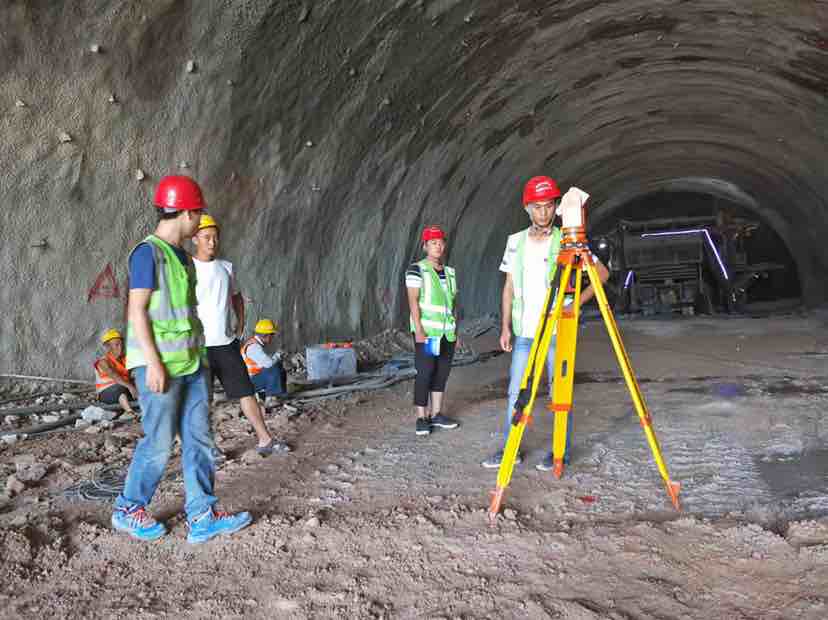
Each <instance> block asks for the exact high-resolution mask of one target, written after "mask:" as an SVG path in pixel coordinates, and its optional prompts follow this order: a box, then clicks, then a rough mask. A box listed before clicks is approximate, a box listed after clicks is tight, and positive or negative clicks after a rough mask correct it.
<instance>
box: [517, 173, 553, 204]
mask: <svg viewBox="0 0 828 620" xmlns="http://www.w3.org/2000/svg"><path fill="white" fill-rule="evenodd" d="M560 197H561V190H560V189H558V184H557V183H555V180H554V179H550V178H549V177H532V178H531V179H529V181H528V182H527V183H526V187H524V188H523V206H524V207H525V206H526V205H528V204H529V203H530V202H546V201H547V200H554V199H555V198H560Z"/></svg>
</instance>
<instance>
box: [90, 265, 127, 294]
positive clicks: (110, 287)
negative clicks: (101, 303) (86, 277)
mask: <svg viewBox="0 0 828 620" xmlns="http://www.w3.org/2000/svg"><path fill="white" fill-rule="evenodd" d="M120 296H121V289H120V288H118V282H117V280H115V272H114V271H113V270H112V263H107V265H106V267H105V268H104V270H103V271H102V272H101V273H99V274H98V277H97V278H95V284H93V285H92V288H90V289H89V297H87V299H86V302H87V303H92V300H94V299H99V298H103V299H117V298H118V297H120Z"/></svg>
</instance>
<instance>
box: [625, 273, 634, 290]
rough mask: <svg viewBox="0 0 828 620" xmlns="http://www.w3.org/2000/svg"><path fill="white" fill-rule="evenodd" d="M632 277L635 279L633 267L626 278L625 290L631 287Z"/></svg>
mask: <svg viewBox="0 0 828 620" xmlns="http://www.w3.org/2000/svg"><path fill="white" fill-rule="evenodd" d="M632 279H633V272H632V269H630V270H629V271H628V272H627V279H626V280H624V290H625V291H626V290H627V289H628V288H630V284H631V283H632Z"/></svg>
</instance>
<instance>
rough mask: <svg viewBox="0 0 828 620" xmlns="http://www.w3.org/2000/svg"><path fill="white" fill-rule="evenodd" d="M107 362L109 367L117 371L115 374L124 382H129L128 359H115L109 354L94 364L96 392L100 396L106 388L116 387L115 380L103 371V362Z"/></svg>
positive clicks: (123, 357) (122, 357)
mask: <svg viewBox="0 0 828 620" xmlns="http://www.w3.org/2000/svg"><path fill="white" fill-rule="evenodd" d="M104 360H106V362H107V363H108V364H109V367H110V368H111V369H112V370H114V371H115V374H116V375H118V377H120V378H121V379H122V380H123V381H129V371H128V370H127V369H126V365H125V363H126V357H125V356H121V357H115V356H114V355H112V353H107V354H106V355H105V356H104V357H102V358H101V359H99V360H97V361H96V362H95V364H94V368H95V391H96V392H97V393H98V394H100V393H101V392H103V391H104V390H105V389H106V388H108V387H112V386H113V385H115V380H114V379H113V378H112V377H110V376H109V375H108V374H106V373H105V372H104V371H103V370H102V369H101V366H100V364H101V362H103V361H104Z"/></svg>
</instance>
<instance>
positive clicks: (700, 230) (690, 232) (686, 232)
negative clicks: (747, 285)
mask: <svg viewBox="0 0 828 620" xmlns="http://www.w3.org/2000/svg"><path fill="white" fill-rule="evenodd" d="M698 233H704V236H705V237H707V243H708V244H709V245H710V249H711V250H713V254H714V255H715V256H716V262H717V263H719V267H721V269H722V275H723V276H724V277H725V280H730V277H729V276H728V275H727V269H725V266H724V263H723V262H722V257H721V256H719V251H718V250H717V249H716V245H715V244H714V243H713V239H711V238H710V231H709V230H707V229H706V228H694V229H692V230H667V231H664V232H657V233H644V234H643V235H641V238H642V239H643V238H644V237H666V236H669V235H695V234H698Z"/></svg>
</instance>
